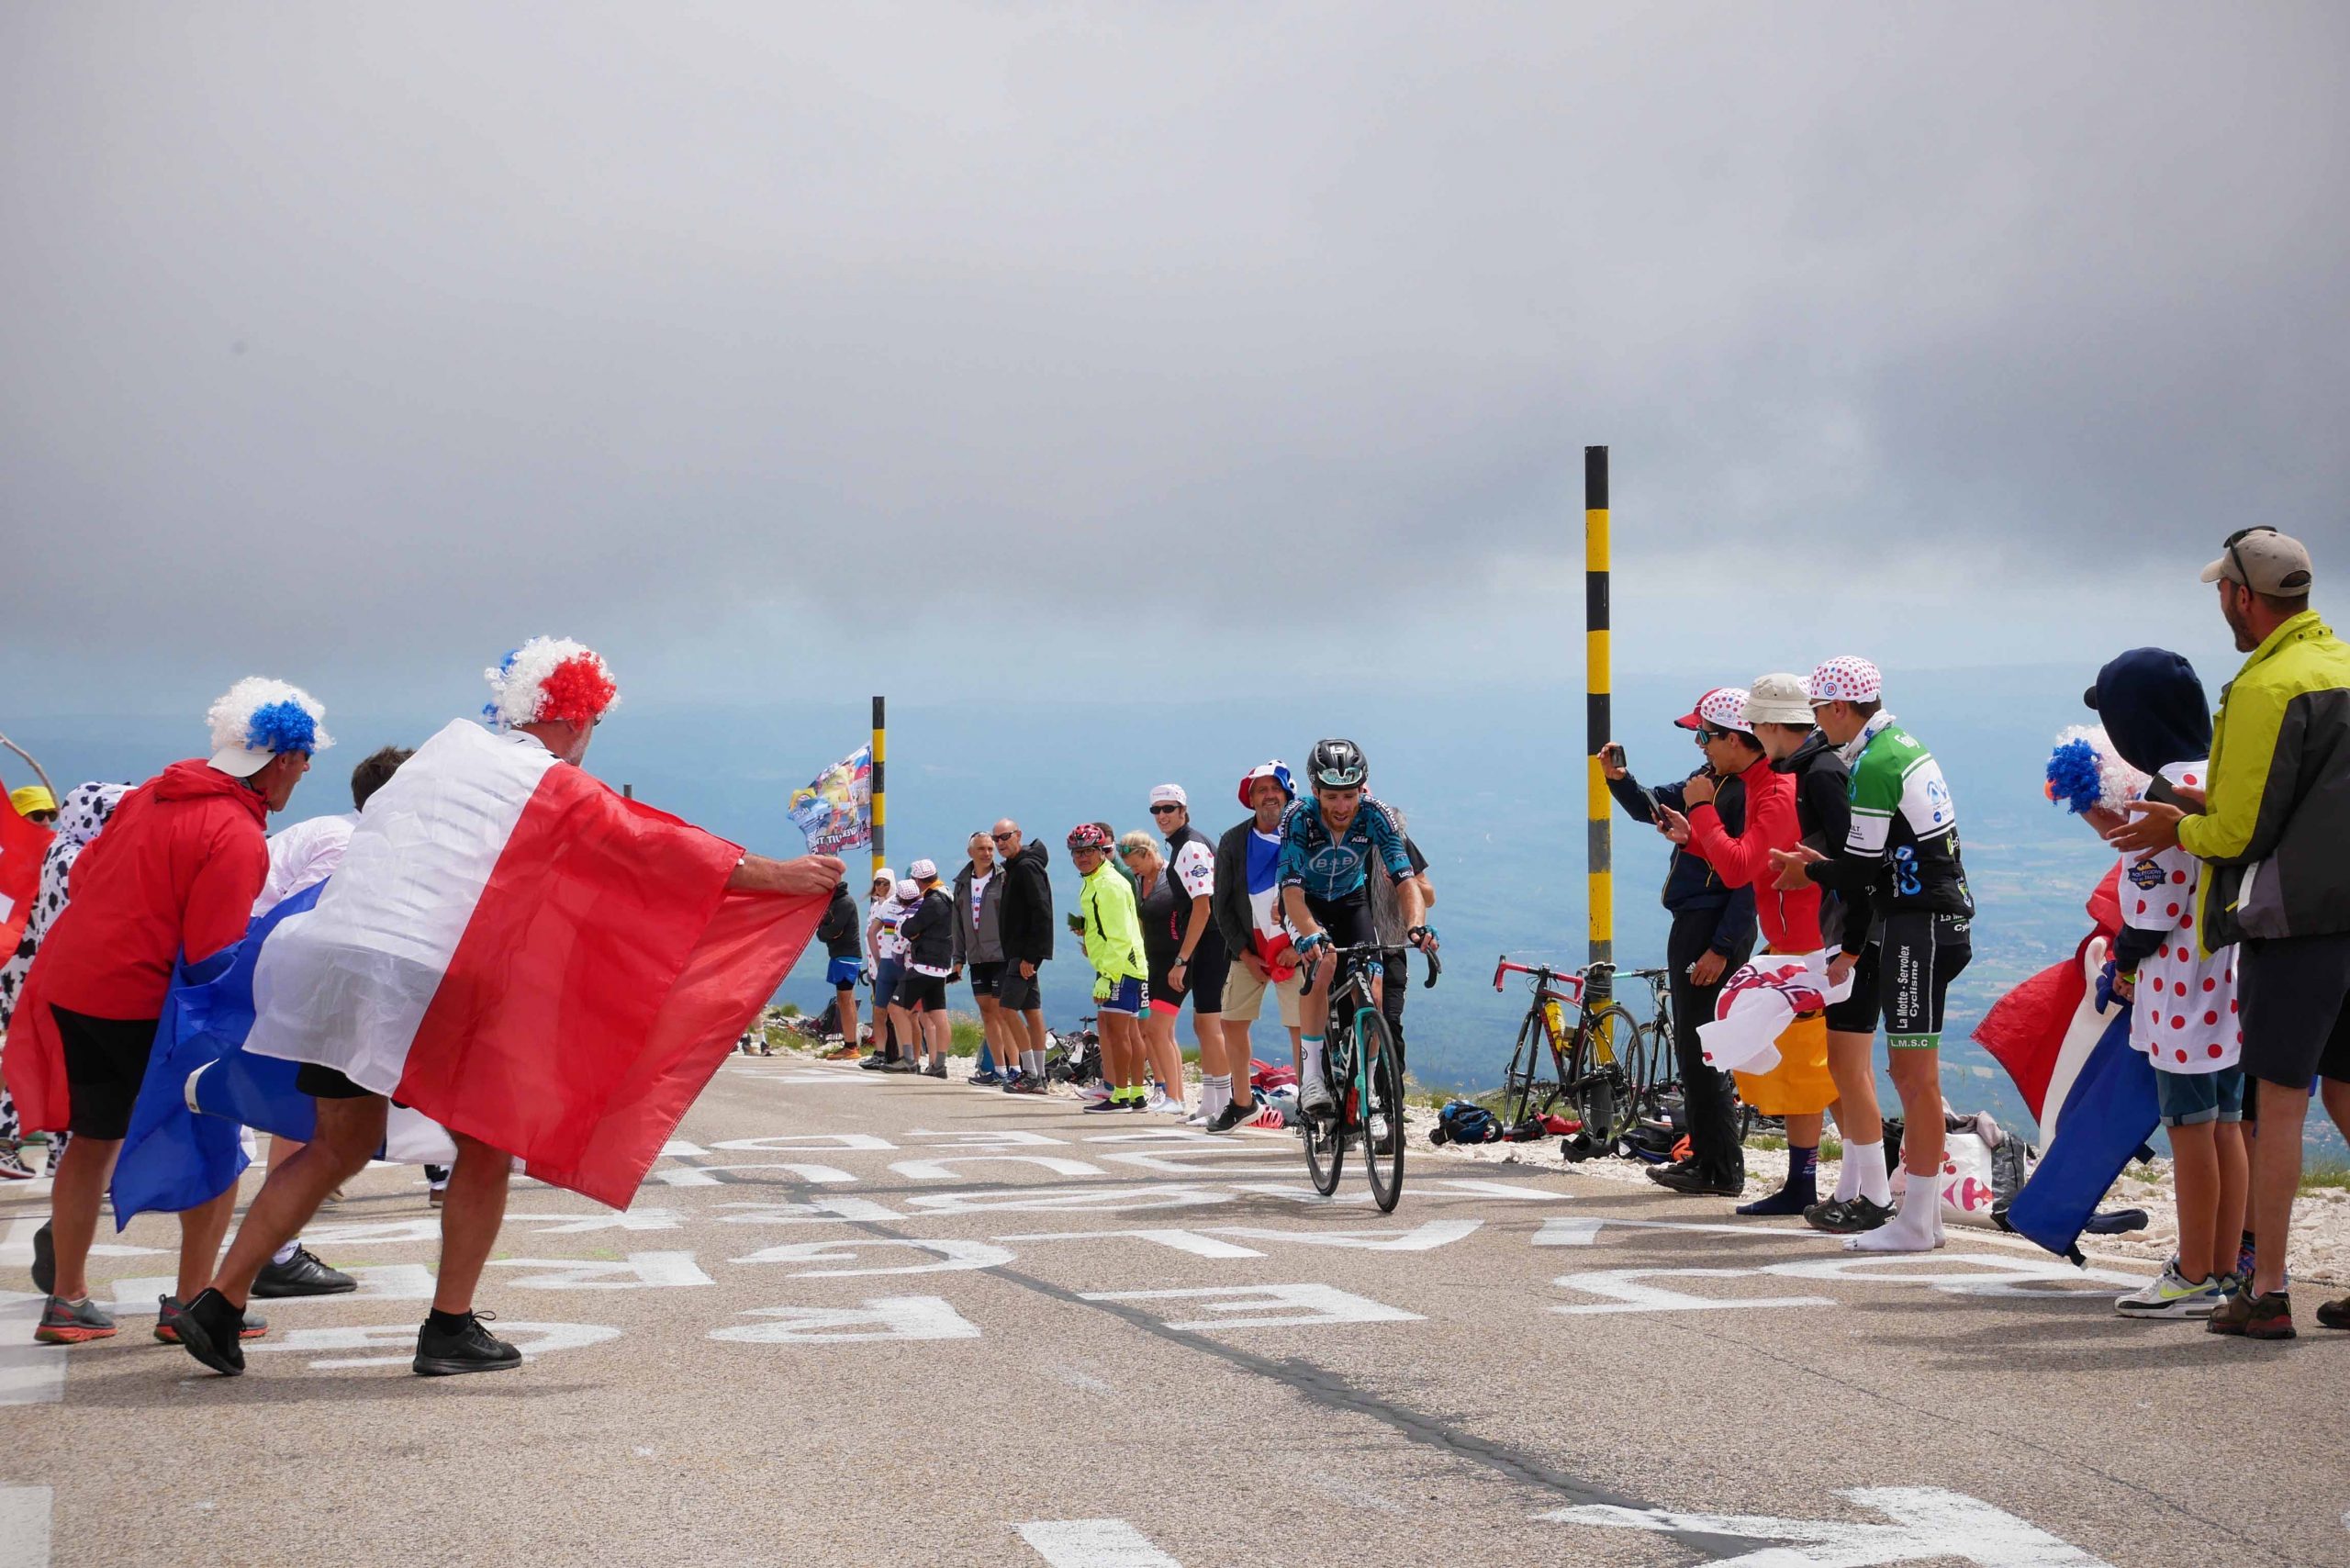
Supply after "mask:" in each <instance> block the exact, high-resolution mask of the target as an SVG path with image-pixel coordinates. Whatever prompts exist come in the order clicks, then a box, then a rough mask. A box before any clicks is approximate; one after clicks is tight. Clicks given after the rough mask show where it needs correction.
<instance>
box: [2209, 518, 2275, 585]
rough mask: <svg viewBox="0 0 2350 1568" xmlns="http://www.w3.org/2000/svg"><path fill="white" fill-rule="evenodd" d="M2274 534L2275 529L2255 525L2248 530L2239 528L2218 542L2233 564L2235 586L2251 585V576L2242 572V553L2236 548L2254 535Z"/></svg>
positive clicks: (2258, 524)
mask: <svg viewBox="0 0 2350 1568" xmlns="http://www.w3.org/2000/svg"><path fill="white" fill-rule="evenodd" d="M2274 532H2277V531H2276V530H2275V529H2273V528H2271V527H2269V526H2268V525H2267V524H2266V523H2255V524H2253V525H2252V526H2251V527H2250V528H2239V529H2237V530H2236V531H2235V532H2233V533H2231V534H2229V535H2228V536H2227V537H2226V538H2225V539H2222V540H2221V541H2220V547H2221V549H2223V550H2225V551H2226V552H2227V553H2228V559H2229V560H2231V561H2233V562H2234V563H2235V568H2236V586H2237V587H2238V588H2249V587H2250V586H2251V585H2252V574H2251V573H2250V572H2248V571H2245V570H2244V555H2243V553H2242V552H2240V551H2239V550H2237V549H2236V546H2237V545H2239V544H2241V543H2244V541H2245V540H2247V539H2249V538H2251V537H2252V536H2253V535H2254V534H2255V533H2274Z"/></svg>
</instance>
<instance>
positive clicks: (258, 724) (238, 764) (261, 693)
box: [205, 675, 334, 778]
mask: <svg viewBox="0 0 2350 1568" xmlns="http://www.w3.org/2000/svg"><path fill="white" fill-rule="evenodd" d="M326 716H327V711H326V709H325V707H324V706H322V705H321V704H320V703H319V700H318V699H317V698H315V697H313V696H311V695H310V694H309V693H308V692H307V691H305V690H303V689H301V688H300V687H298V686H289V685H287V684H286V683H285V681H282V680H271V679H269V678H266V677H263V676H258V675H249V676H247V677H245V678H244V679H242V680H241V681H239V682H237V684H236V685H234V686H232V687H230V688H229V689H228V690H226V691H224V692H222V693H221V694H220V696H219V699H218V700H216V701H215V702H214V703H213V704H212V709H211V711H210V712H208V713H207V714H206V715H205V718H206V720H207V722H208V723H209V724H210V725H211V727H212V766H213V767H218V768H219V769H220V770H221V771H222V772H224V773H230V774H234V775H235V776H236V777H238V778H251V777H252V775H253V774H255V773H258V772H260V771H261V769H262V768H263V767H266V766H267V765H268V762H269V759H270V758H271V757H273V756H277V755H278V754H279V753H281V752H288V751H298V752H301V753H302V754H304V755H305V756H308V755H311V754H313V753H317V752H321V751H324V750H326V749H327V747H329V746H330V745H334V737H333V736H331V735H330V734H327V732H326V728H325V726H324V725H323V724H321V723H320V722H319V721H320V720H322V719H324V718H325V717H326Z"/></svg>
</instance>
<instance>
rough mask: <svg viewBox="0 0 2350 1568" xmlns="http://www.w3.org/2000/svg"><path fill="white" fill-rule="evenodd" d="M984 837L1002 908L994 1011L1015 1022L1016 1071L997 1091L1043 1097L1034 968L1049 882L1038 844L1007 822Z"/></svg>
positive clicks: (1049, 906) (1046, 953)
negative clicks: (998, 873) (997, 863)
mask: <svg viewBox="0 0 2350 1568" xmlns="http://www.w3.org/2000/svg"><path fill="white" fill-rule="evenodd" d="M988 836H989V837H990V839H992V840H993V841H994V842H995V852H996V854H997V856H998V857H1000V858H1001V859H1002V862H1003V895H1002V905H1001V907H1000V908H999V909H998V911H997V913H996V928H997V930H998V932H999V933H1000V934H1001V935H1002V939H1003V978H1002V980H999V981H998V982H997V985H996V1005H997V1007H999V1008H1000V1009H1002V1012H1003V1013H1004V1014H1007V1015H1008V1016H1011V1017H1014V1018H1017V1019H1018V1020H1019V1021H1020V1025H1021V1031H1022V1033H1023V1034H1024V1036H1026V1037H1025V1039H1024V1041H1023V1042H1022V1049H1021V1052H1020V1066H1019V1071H1018V1072H1017V1073H1016V1074H1015V1075H1014V1077H1013V1081H1011V1082H1009V1083H1007V1084H1005V1085H1004V1086H1003V1088H1004V1092H1005V1093H1007V1094H1042V1093H1043V1092H1045V1006H1044V1002H1043V1001H1042V999H1041V997H1040V996H1039V993H1038V991H1037V987H1036V969H1037V966H1039V965H1041V964H1043V963H1044V962H1045V961H1046V959H1048V958H1051V957H1052V956H1053V880H1052V877H1051V875H1050V874H1049V873H1048V872H1047V871H1046V854H1045V846H1044V844H1043V842H1042V841H1039V842H1037V843H1035V844H1030V843H1027V842H1026V841H1025V840H1024V839H1023V838H1022V837H1021V834H1020V824H1019V823H1016V822H1013V820H1012V819H1011V818H1010V817H1006V818H1004V819H1003V821H1002V822H1000V823H996V824H995V831H993V832H992V833H990V834H988Z"/></svg>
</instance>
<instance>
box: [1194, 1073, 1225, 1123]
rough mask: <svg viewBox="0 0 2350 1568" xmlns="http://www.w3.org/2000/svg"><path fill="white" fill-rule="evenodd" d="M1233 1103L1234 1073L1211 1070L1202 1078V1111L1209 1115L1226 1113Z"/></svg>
mask: <svg viewBox="0 0 2350 1568" xmlns="http://www.w3.org/2000/svg"><path fill="white" fill-rule="evenodd" d="M1231 1103H1232V1074H1230V1073H1228V1072H1211V1073H1209V1074H1207V1075H1206V1076H1205V1077H1203V1078H1202V1079H1201V1080H1200V1111H1201V1114H1203V1115H1206V1116H1209V1117H1215V1116H1220V1115H1222V1114H1224V1108H1225V1106H1226V1105H1229V1104H1231Z"/></svg>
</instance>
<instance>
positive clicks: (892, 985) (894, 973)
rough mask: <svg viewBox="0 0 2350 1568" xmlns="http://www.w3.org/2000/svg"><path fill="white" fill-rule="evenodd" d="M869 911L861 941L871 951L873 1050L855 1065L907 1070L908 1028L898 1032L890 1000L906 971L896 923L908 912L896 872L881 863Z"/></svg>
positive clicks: (903, 945)
mask: <svg viewBox="0 0 2350 1568" xmlns="http://www.w3.org/2000/svg"><path fill="white" fill-rule="evenodd" d="M867 905H868V907H869V909H870V910H871V913H869V914H867V917H866V921H865V945H866V946H867V948H868V949H869V950H870V951H871V952H872V954H873V1054H872V1055H871V1056H869V1057H867V1058H865V1059H864V1060H863V1061H860V1062H858V1063H857V1064H856V1065H857V1066H859V1067H862V1068H867V1069H869V1070H878V1071H881V1072H891V1071H900V1072H911V1071H912V1070H913V1069H912V1064H911V1063H909V1062H908V1061H907V1059H906V1058H908V1057H910V1056H912V1054H913V1049H914V1046H913V1036H912V1031H911V1030H908V1031H907V1032H906V1033H904V1034H901V1033H899V1026H898V1021H897V1014H896V1012H895V1011H894V1010H893V1009H892V1008H891V1007H890V1001H891V1000H892V999H893V998H894V997H895V996H896V995H897V994H898V981H899V980H901V979H903V978H904V976H905V972H906V939H905V937H904V936H902V935H900V934H899V930H898V927H899V926H900V925H901V924H903V923H904V921H905V918H906V915H907V914H908V913H910V911H909V910H908V908H907V906H905V905H904V904H902V903H901V902H899V900H898V874H897V873H896V872H895V871H892V870H891V869H890V868H889V867H887V866H884V867H882V868H880V869H879V870H878V871H876V872H874V873H873V890H872V891H871V893H870V894H869V895H867Z"/></svg>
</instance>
